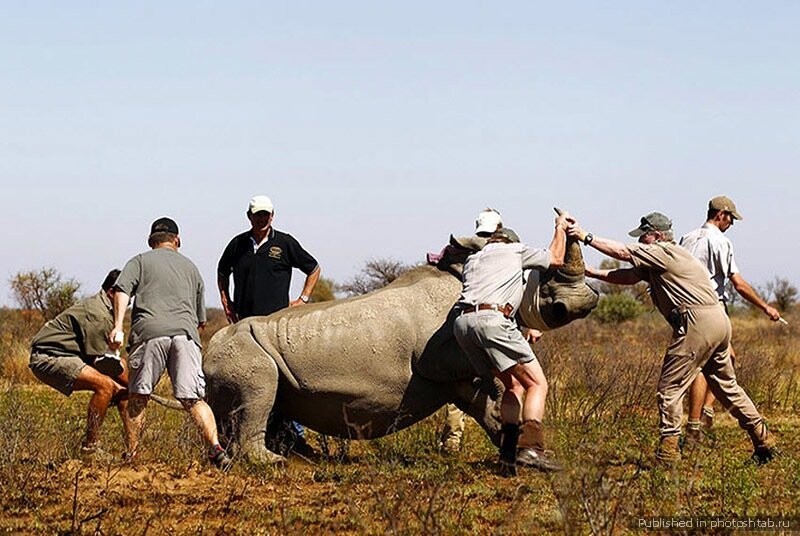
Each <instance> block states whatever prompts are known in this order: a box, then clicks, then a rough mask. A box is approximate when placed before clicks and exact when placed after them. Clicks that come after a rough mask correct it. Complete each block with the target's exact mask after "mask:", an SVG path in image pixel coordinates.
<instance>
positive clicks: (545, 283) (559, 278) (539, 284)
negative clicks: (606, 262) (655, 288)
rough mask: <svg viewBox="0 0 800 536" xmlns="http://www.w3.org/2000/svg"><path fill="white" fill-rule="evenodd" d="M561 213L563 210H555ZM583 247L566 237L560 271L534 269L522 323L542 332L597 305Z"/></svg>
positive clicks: (565, 322)
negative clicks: (586, 274)
mask: <svg viewBox="0 0 800 536" xmlns="http://www.w3.org/2000/svg"><path fill="white" fill-rule="evenodd" d="M555 210H556V212H558V213H559V214H561V210H560V209H558V208H557V209H555ZM585 269H586V265H585V264H584V262H583V253H582V252H581V246H580V244H579V243H578V241H577V240H575V239H574V238H567V245H566V252H565V254H564V264H563V265H562V266H561V267H560V268H559V269H557V270H550V271H547V272H545V273H543V274H541V275H540V274H539V273H538V272H536V271H535V270H534V271H532V272H531V274H530V276H529V278H528V282H527V284H526V287H525V295H524V297H523V299H522V304H521V305H520V309H519V315H520V320H521V322H522V324H523V325H525V326H527V327H530V328H535V329H539V330H542V331H545V330H548V329H555V328H559V327H561V326H564V325H566V324H569V323H570V322H572V321H573V320H576V319H578V318H584V317H585V316H587V315H588V314H589V313H590V312H592V309H594V308H595V307H596V306H597V300H598V294H597V291H596V290H594V289H593V288H591V287H590V286H589V285H587V284H586V279H585V277H584V272H585Z"/></svg>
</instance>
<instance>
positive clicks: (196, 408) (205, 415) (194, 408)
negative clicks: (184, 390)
mask: <svg viewBox="0 0 800 536" xmlns="http://www.w3.org/2000/svg"><path fill="white" fill-rule="evenodd" d="M181 404H183V407H184V408H185V409H186V411H188V412H189V414H190V415H191V416H192V419H194V422H195V424H196V425H197V427H198V428H199V429H200V431H201V432H202V433H203V439H205V441H206V444H208V446H211V447H213V446H214V445H218V444H219V438H218V437H217V422H216V420H215V419H214V412H213V411H211V408H210V407H209V405H208V404H206V403H205V401H203V400H195V399H183V400H181Z"/></svg>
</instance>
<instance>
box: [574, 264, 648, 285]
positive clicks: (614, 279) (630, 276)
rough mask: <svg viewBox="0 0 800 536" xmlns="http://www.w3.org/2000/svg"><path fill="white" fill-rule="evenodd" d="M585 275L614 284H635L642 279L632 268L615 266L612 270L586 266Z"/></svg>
mask: <svg viewBox="0 0 800 536" xmlns="http://www.w3.org/2000/svg"><path fill="white" fill-rule="evenodd" d="M586 276H587V277H591V278H594V279H599V280H600V281H605V282H606V283H613V284H615V285H635V284H636V283H638V282H639V281H641V280H642V278H641V277H639V275H638V274H637V273H636V270H635V269H633V268H615V269H613V270H598V269H596V268H592V267H590V266H587V267H586Z"/></svg>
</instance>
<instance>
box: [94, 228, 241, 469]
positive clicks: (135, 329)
mask: <svg viewBox="0 0 800 536" xmlns="http://www.w3.org/2000/svg"><path fill="white" fill-rule="evenodd" d="M148 244H149V245H150V248H151V250H150V251H147V252H145V253H140V254H139V255H136V256H135V257H133V258H132V259H131V260H129V261H128V262H127V264H125V267H124V268H123V269H122V273H121V274H120V275H119V278H118V279H117V281H116V283H115V284H114V288H115V289H116V290H117V292H116V294H115V295H114V328H113V329H112V330H111V333H109V336H108V339H109V343H110V344H111V345H112V348H118V347H119V346H120V344H121V341H122V323H123V319H124V318H125V310H126V309H127V307H128V303H129V301H130V297H131V296H135V297H136V300H135V301H134V304H133V314H132V315H131V336H130V339H129V342H128V350H129V356H128V366H129V369H130V378H129V383H128V390H129V392H130V401H129V403H128V412H129V415H130V419H131V426H130V433H129V437H128V455H129V456H131V457H133V456H135V455H136V453H137V448H138V444H139V437H140V434H141V431H142V427H143V426H144V409H145V407H146V406H147V402H148V400H149V398H150V395H151V394H152V393H153V389H154V388H155V386H156V384H158V381H159V379H161V376H162V375H163V373H164V369H166V370H167V371H168V373H169V377H170V380H172V390H173V395H174V396H175V398H176V399H178V400H179V401H180V402H181V404H182V405H183V407H184V408H185V409H186V411H188V412H189V413H190V414H191V416H192V418H193V419H194V421H195V423H196V424H197V426H198V428H200V431H201V432H202V434H203V438H204V439H205V441H206V442H207V443H208V445H209V459H210V460H211V462H212V463H213V464H214V465H216V466H217V467H220V468H223V469H226V468H227V467H228V466H229V465H230V462H231V460H230V458H228V456H227V455H226V453H225V451H224V450H223V449H222V447H221V446H220V444H219V439H218V437H217V425H216V421H215V419H214V414H213V413H212V411H211V408H210V407H209V405H208V404H206V402H205V401H204V400H203V398H204V397H205V377H204V376H203V367H202V356H201V354H200V332H199V331H198V328H199V327H202V326H203V325H204V324H205V322H206V309H205V303H204V298H203V291H204V287H203V278H202V277H201V276H200V272H199V270H198V269H197V267H196V266H195V265H194V263H193V262H192V261H190V260H189V259H188V258H186V257H184V256H183V255H181V254H180V253H178V248H179V247H180V245H181V239H180V236H179V235H178V225H177V224H176V223H175V222H174V221H173V220H171V219H170V218H159V219H157V220H156V221H154V222H153V225H152V226H151V228H150V237H149V238H148Z"/></svg>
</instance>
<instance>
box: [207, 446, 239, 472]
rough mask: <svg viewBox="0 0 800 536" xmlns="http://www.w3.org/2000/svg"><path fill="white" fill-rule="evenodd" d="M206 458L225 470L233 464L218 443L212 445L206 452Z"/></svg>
mask: <svg viewBox="0 0 800 536" xmlns="http://www.w3.org/2000/svg"><path fill="white" fill-rule="evenodd" d="M208 460H209V461H210V462H211V464H212V465H213V466H214V467H216V468H217V469H219V470H221V471H227V470H228V469H230V468H231V466H232V465H233V460H231V458H230V456H228V453H227V452H225V449H223V448H222V446H220V445H214V446H213V447H211V450H210V451H209V453H208Z"/></svg>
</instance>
